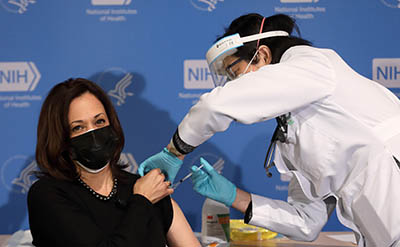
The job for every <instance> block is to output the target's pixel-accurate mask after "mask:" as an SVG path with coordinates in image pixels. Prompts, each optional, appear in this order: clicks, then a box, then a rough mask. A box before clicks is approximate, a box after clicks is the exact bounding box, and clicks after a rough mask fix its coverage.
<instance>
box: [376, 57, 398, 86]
mask: <svg viewBox="0 0 400 247" xmlns="http://www.w3.org/2000/svg"><path fill="white" fill-rule="evenodd" d="M372 70H373V71H372V79H373V80H374V81H377V82H379V83H381V84H382V85H384V86H385V87H388V88H400V58H375V59H373V60H372Z"/></svg>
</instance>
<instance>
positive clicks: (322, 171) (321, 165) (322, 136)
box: [293, 121, 339, 195]
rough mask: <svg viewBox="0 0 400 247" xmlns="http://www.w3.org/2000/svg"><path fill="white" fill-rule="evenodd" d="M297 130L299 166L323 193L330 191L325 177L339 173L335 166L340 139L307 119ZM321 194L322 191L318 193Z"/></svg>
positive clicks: (296, 149) (296, 148)
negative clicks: (325, 182)
mask: <svg viewBox="0 0 400 247" xmlns="http://www.w3.org/2000/svg"><path fill="white" fill-rule="evenodd" d="M298 128H299V129H298V131H297V138H296V139H297V145H296V147H295V150H294V152H293V155H294V157H293V158H294V159H295V160H297V161H298V164H299V168H300V169H301V170H302V171H303V174H304V176H305V177H307V178H308V179H310V180H311V181H312V183H313V184H314V185H315V186H316V190H317V191H319V190H320V192H321V193H322V195H323V194H326V193H328V192H329V186H328V185H327V184H324V181H323V179H324V178H326V177H329V176H333V175H335V174H336V173H337V170H338V168H337V167H335V163H336V159H337V155H338V154H337V149H338V143H339V142H338V141H337V140H336V139H335V138H334V137H332V136H330V135H329V133H324V132H322V130H320V129H318V128H316V127H315V126H314V125H313V124H312V122H310V121H307V122H304V123H303V124H301V125H299V127H298ZM318 194H320V193H318Z"/></svg>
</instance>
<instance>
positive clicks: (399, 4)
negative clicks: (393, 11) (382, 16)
mask: <svg viewBox="0 0 400 247" xmlns="http://www.w3.org/2000/svg"><path fill="white" fill-rule="evenodd" d="M381 1H382V2H383V4H384V5H386V6H387V7H390V8H399V9H400V0H381Z"/></svg>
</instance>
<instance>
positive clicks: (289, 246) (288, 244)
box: [230, 232, 357, 247]
mask: <svg viewBox="0 0 400 247" xmlns="http://www.w3.org/2000/svg"><path fill="white" fill-rule="evenodd" d="M348 234H353V233H352V232H321V233H320V234H319V236H318V238H317V239H316V240H315V241H313V242H302V241H294V240H290V239H287V238H274V239H270V240H264V241H252V242H238V241H235V242H231V244H230V247H246V246H259V247H309V246H324V247H339V246H353V247H354V246H357V245H356V244H353V243H351V242H344V241H339V240H336V239H333V238H331V237H329V236H334V235H348Z"/></svg>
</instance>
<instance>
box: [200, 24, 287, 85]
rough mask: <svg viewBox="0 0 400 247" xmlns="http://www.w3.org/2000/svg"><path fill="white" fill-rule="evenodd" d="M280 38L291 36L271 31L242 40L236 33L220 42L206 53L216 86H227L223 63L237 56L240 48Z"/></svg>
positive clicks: (282, 32)
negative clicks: (257, 41)
mask: <svg viewBox="0 0 400 247" xmlns="http://www.w3.org/2000/svg"><path fill="white" fill-rule="evenodd" d="M278 36H289V34H288V33H287V32H285V31H269V32H264V33H259V34H253V35H250V36H246V37H243V38H241V37H240V35H239V34H238V33H236V34H233V35H230V36H226V37H224V38H222V39H220V40H218V41H217V42H216V43H215V44H214V45H213V46H211V48H210V49H208V51H207V53H206V59H207V63H208V66H209V68H210V73H211V76H212V78H213V81H214V85H215V86H216V87H217V86H223V85H224V84H225V82H226V72H225V68H224V63H223V61H224V59H225V58H226V57H227V56H231V55H233V54H235V53H236V51H237V48H238V47H241V46H243V45H244V43H248V42H252V41H256V40H260V39H266V38H271V37H278Z"/></svg>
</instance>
